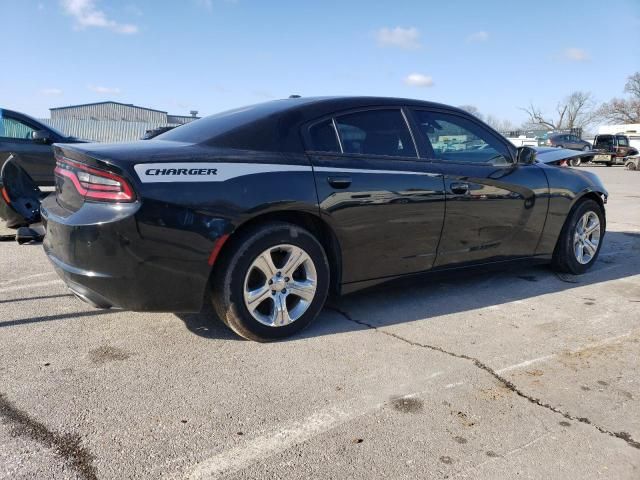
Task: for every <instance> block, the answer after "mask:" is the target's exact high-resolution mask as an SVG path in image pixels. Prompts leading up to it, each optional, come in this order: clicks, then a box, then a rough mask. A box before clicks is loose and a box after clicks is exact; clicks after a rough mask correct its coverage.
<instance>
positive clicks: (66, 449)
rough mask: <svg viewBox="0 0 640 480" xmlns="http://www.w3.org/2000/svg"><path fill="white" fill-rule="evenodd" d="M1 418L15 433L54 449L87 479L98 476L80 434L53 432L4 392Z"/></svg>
mask: <svg viewBox="0 0 640 480" xmlns="http://www.w3.org/2000/svg"><path fill="white" fill-rule="evenodd" d="M0 419H3V420H5V422H6V423H7V424H9V425H11V426H12V427H13V429H12V434H13V435H15V436H20V435H22V436H25V437H28V438H30V439H32V440H35V441H36V442H39V443H41V444H43V445H45V446H46V447H49V448H51V449H53V450H54V451H55V453H56V454H57V455H59V456H61V457H62V458H63V459H64V460H65V461H67V462H69V464H71V466H73V468H75V469H76V470H77V471H78V473H79V474H80V475H81V476H82V477H83V478H85V479H86V480H96V479H97V478H98V476H97V474H96V469H95V467H94V466H93V465H92V461H93V455H91V453H89V451H88V450H87V449H85V448H84V447H83V446H82V445H81V439H80V436H79V435H75V434H60V433H57V432H52V431H51V430H49V429H48V428H47V427H46V426H45V425H44V424H43V423H41V422H39V421H37V420H34V419H32V418H30V417H29V415H28V414H27V413H26V412H23V411H22V410H20V409H18V408H17V407H15V406H14V405H13V404H12V403H11V402H10V401H9V400H8V399H7V398H6V396H5V395H4V394H3V393H0Z"/></svg>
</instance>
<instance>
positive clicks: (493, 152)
mask: <svg viewBox="0 0 640 480" xmlns="http://www.w3.org/2000/svg"><path fill="white" fill-rule="evenodd" d="M415 116H416V120H417V122H418V125H419V129H420V131H421V133H422V134H423V135H424V136H425V137H426V139H427V140H428V141H429V143H430V144H431V148H432V149H433V156H434V158H435V159H437V160H442V161H446V162H464V163H487V164H491V165H507V164H510V163H512V160H511V153H510V152H509V149H508V148H507V147H506V145H504V143H502V142H500V141H499V140H498V139H497V138H496V137H495V136H494V135H493V134H492V133H491V132H490V131H489V130H487V129H486V128H483V127H481V126H480V125H478V124H477V123H475V122H472V121H471V120H469V119H467V118H464V117H460V116H458V115H450V114H448V113H441V112H429V111H426V110H419V111H415Z"/></svg>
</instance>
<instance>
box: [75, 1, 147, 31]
mask: <svg viewBox="0 0 640 480" xmlns="http://www.w3.org/2000/svg"><path fill="white" fill-rule="evenodd" d="M62 7H63V8H64V11H65V12H66V13H67V15H70V16H72V17H73V18H74V20H75V23H76V28H79V29H83V28H88V27H97V28H107V29H109V30H111V31H113V32H116V33H122V34H127V35H129V34H132V33H138V26H137V25H133V24H131V23H118V22H116V21H115V20H111V19H110V18H108V17H107V15H106V14H105V13H104V12H103V11H102V10H99V9H98V8H97V7H96V4H95V1H94V0H62Z"/></svg>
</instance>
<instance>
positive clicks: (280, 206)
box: [42, 97, 607, 340]
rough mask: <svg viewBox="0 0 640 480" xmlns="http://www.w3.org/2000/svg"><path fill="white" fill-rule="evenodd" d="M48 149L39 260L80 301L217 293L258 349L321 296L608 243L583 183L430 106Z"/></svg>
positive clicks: (271, 117)
mask: <svg viewBox="0 0 640 480" xmlns="http://www.w3.org/2000/svg"><path fill="white" fill-rule="evenodd" d="M55 151H56V159H57V162H58V163H57V167H56V195H55V196H54V195H52V196H49V197H48V198H46V199H45V201H44V202H43V204H42V216H43V220H44V222H45V224H46V230H47V233H46V236H45V240H44V248H45V251H46V253H47V255H48V257H49V259H50V260H51V261H52V263H53V265H54V267H55V268H56V270H57V272H58V273H59V274H60V276H61V277H62V278H63V279H64V281H65V282H66V283H67V285H68V286H69V288H70V289H71V290H72V291H73V292H74V293H75V294H76V295H78V296H79V297H80V298H82V299H84V300H86V301H88V302H89V303H91V304H93V305H95V306H97V307H102V308H109V307H120V308H126V309H130V310H153V311H172V312H189V311H199V310H200V308H201V306H202V303H203V299H204V298H206V297H207V295H208V294H209V293H210V294H211V296H212V300H213V305H214V307H215V310H216V312H217V314H218V316H219V317H220V318H221V319H222V320H223V321H224V322H225V323H226V324H227V325H228V326H229V327H230V328H232V329H233V330H234V331H235V332H237V333H238V334H240V335H242V336H244V337H246V338H250V339H254V340H270V339H274V338H279V337H284V336H287V335H291V334H293V333H295V332H297V331H299V330H300V329H302V328H303V327H305V326H306V325H307V324H309V322H311V320H313V318H315V317H316V316H317V314H318V313H319V311H320V309H321V308H322V306H323V304H324V302H325V298H326V297H327V294H328V293H329V292H334V293H336V294H339V293H347V292H352V291H354V290H357V289H361V288H365V287H368V286H371V285H374V284H378V283H381V282H386V281H388V280H391V279H394V278H399V277H402V276H406V275H409V274H421V273H424V272H434V273H437V272H441V271H444V270H450V269H460V268H462V267H471V266H478V265H482V266H487V265H490V264H502V263H505V262H508V261H521V260H524V261H526V262H527V263H530V262H534V261H540V262H552V263H553V265H554V266H555V268H557V269H559V270H562V271H567V272H571V273H574V274H579V273H583V272H585V271H586V270H587V269H588V268H589V267H590V266H591V265H593V263H594V262H595V260H596V258H597V257H598V253H599V251H600V248H601V246H602V240H603V238H604V234H605V212H604V204H605V201H606V198H607V192H606V190H605V188H604V187H603V186H602V184H601V183H600V181H599V179H598V178H597V177H596V176H595V175H594V174H592V173H590V172H586V171H579V170H574V169H570V168H559V167H557V166H554V165H552V164H547V163H542V162H538V161H536V151H535V150H533V149H531V148H529V147H520V148H519V149H516V148H515V147H514V146H513V145H512V144H511V143H510V142H508V141H507V140H506V139H505V138H503V137H502V136H501V135H500V134H498V133H497V132H496V131H494V130H493V129H491V128H490V127H489V126H487V125H486V124H484V123H482V122H481V121H480V120H478V119H477V118H476V117H474V116H472V115H470V114H468V113H467V112H465V111H463V110H460V109H457V108H453V107H449V106H445V105H440V104H436V103H430V102H424V101H417V100H408V99H389V98H372V97H348V98H338V97H331V98H306V99H305V98H298V99H286V100H277V101H272V102H268V103H264V104H259V105H255V106H251V107H245V108H241V109H237V110H232V111H229V112H224V113H220V114H217V115H213V116H210V117H207V118H204V119H201V120H197V121H195V122H192V123H190V124H188V125H184V126H181V127H178V128H176V129H174V130H171V131H169V132H167V133H164V134H162V135H160V136H158V137H156V138H155V139H152V140H145V141H140V142H135V143H129V144H111V145H107V144H87V145H85V146H83V145H77V146H74V145H60V146H56V147H55ZM552 151H553V153H558V154H560V153H562V152H559V151H558V149H552Z"/></svg>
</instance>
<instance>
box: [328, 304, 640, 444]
mask: <svg viewBox="0 0 640 480" xmlns="http://www.w3.org/2000/svg"><path fill="white" fill-rule="evenodd" d="M326 308H327V310H331V311H334V312H336V313H338V314H340V315H342V316H343V317H344V318H346V319H347V320H348V321H350V322H353V323H356V324H358V325H362V326H363V327H367V328H369V329H372V330H375V331H376V332H378V333H381V334H383V335H387V336H389V337H392V338H395V339H396V340H400V341H401V342H404V343H407V344H409V345H412V346H414V347H420V348H426V349H428V350H433V351H435V352H440V353H444V354H445V355H449V356H450V357H454V358H459V359H462V360H467V361H469V362H472V363H473V364H474V365H475V366H476V367H477V368H479V369H481V370H484V371H485V372H487V373H488V374H489V375H491V376H492V377H493V378H495V379H496V380H497V381H499V382H500V383H501V384H502V385H504V386H505V387H506V388H507V389H509V390H510V391H512V392H513V393H515V394H516V395H518V396H519V397H522V398H524V399H525V400H527V401H528V402H530V403H532V404H534V405H537V406H539V407H542V408H546V409H547V410H550V411H552V412H554V413H557V414H558V415H562V416H563V417H564V418H566V419H568V420H573V421H574V422H580V423H584V424H586V425H590V426H592V427H593V428H595V429H596V430H598V431H599V432H600V433H604V434H606V435H609V436H611V437H614V438H619V439H621V440H624V441H625V442H626V443H627V445H629V446H631V447H633V448H637V449H640V442H638V441H636V440H634V439H633V438H632V437H631V435H630V434H629V433H627V432H613V431H611V430H607V429H606V428H603V427H601V426H599V425H596V424H595V423H592V422H591V420H589V419H588V418H586V417H577V416H575V415H572V414H570V413H568V412H564V411H562V410H560V409H559V408H557V407H554V406H553V405H551V404H549V403H545V402H543V401H542V400H540V399H539V398H535V397H532V396H531V395H528V394H526V393H524V392H523V391H522V390H520V389H519V388H518V387H517V386H516V385H515V384H514V383H513V382H511V381H510V380H507V379H506V378H504V377H503V376H502V375H500V374H499V373H497V372H496V371H495V370H494V369H493V368H491V367H490V366H488V365H487V364H486V363H484V362H482V361H480V360H478V359H477V358H475V357H471V356H469V355H465V354H464V353H455V352H450V351H449V350H445V349H444V348H442V347H438V346H436V345H427V344H424V343H419V342H415V341H413V340H409V339H407V338H404V337H402V336H400V335H398V334H397V333H393V332H389V331H387V330H382V329H381V328H378V327H376V326H375V325H373V324H371V323H368V322H365V321H363V320H357V319H355V318H353V317H352V316H351V315H350V314H349V313H348V312H346V311H344V310H342V309H340V308H338V307H336V306H333V305H327V306H326Z"/></svg>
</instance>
